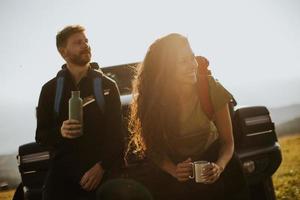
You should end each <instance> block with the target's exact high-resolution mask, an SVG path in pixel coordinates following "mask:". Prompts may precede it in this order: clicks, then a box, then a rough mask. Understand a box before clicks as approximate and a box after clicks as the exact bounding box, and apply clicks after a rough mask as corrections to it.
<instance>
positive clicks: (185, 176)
mask: <svg viewBox="0 0 300 200" xmlns="http://www.w3.org/2000/svg"><path fill="white" fill-rule="evenodd" d="M191 162H192V159H191V158H188V159H187V160H185V161H183V162H181V163H178V164H177V165H176V169H175V173H174V175H173V176H174V177H175V178H176V179H177V180H178V181H180V182H185V181H188V180H189V176H191V175H192V170H193V168H192V165H191Z"/></svg>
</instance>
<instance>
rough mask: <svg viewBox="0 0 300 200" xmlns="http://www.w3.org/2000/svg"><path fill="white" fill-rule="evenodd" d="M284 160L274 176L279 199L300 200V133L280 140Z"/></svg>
mask: <svg viewBox="0 0 300 200" xmlns="http://www.w3.org/2000/svg"><path fill="white" fill-rule="evenodd" d="M279 143H280V145H281V150H282V157H283V161H282V163H281V165H280V167H279V169H278V170H277V171H276V173H275V174H274V176H273V182H274V186H275V190H276V196H277V200H300V155H299V153H300V134H297V135H294V136H286V137H282V138H280V140H279Z"/></svg>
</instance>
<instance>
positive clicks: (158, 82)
mask: <svg viewBox="0 0 300 200" xmlns="http://www.w3.org/2000/svg"><path fill="white" fill-rule="evenodd" d="M186 45H189V43H188V40H187V39H186V38H185V37H183V36H182V35H179V34H176V33H173V34H169V35H167V36H165V37H162V38H160V39H158V40H156V41H155V42H154V43H153V44H152V45H151V46H150V47H149V49H148V51H147V53H146V56H145V58H144V60H143V62H142V63H140V65H139V66H138V67H137V71H136V75H135V78H134V80H133V83H132V86H133V91H132V95H133V101H132V104H131V107H130V116H129V126H128V127H129V131H130V137H129V143H128V148H127V153H126V155H128V154H130V153H133V154H135V155H136V156H138V157H139V158H144V157H146V156H147V157H148V158H150V159H151V160H152V161H154V162H155V163H160V162H161V161H162V159H164V157H165V156H166V155H167V152H168V141H167V140H166V138H167V137H168V136H171V135H172V134H173V133H174V132H176V131H177V130H178V107H179V106H178V95H179V91H178V84H179V83H177V81H176V79H175V75H176V69H177V65H176V63H177V59H178V55H179V53H180V51H179V50H180V49H181V48H183V47H185V46H186ZM126 157H127V156H126Z"/></svg>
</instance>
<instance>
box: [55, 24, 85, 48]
mask: <svg viewBox="0 0 300 200" xmlns="http://www.w3.org/2000/svg"><path fill="white" fill-rule="evenodd" d="M84 31H85V28H84V27H83V26H80V25H70V26H66V27H65V28H64V29H62V30H61V31H59V32H58V33H57V35H56V47H57V49H58V50H59V48H61V47H65V46H66V44H67V41H68V39H69V37H70V36H71V35H73V34H75V33H80V32H84Z"/></svg>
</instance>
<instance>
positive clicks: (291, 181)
mask: <svg viewBox="0 0 300 200" xmlns="http://www.w3.org/2000/svg"><path fill="white" fill-rule="evenodd" d="M279 143H280V145H281V149H282V155H283V162H282V164H281V166H280V167H279V169H278V170H277V172H276V173H275V174H274V176H273V181H274V186H275V190H276V196H277V200H300V155H299V153H300V134H298V135H294V136H286V137H282V138H280V139H279ZM13 193H14V191H13V190H10V191H5V192H0V200H11V199H12V197H13Z"/></svg>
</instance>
